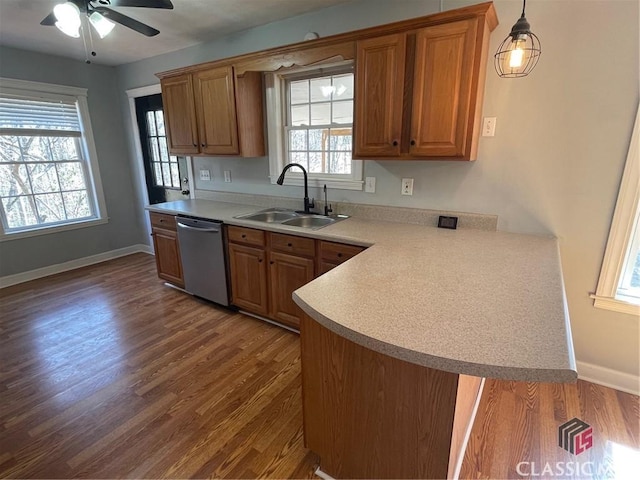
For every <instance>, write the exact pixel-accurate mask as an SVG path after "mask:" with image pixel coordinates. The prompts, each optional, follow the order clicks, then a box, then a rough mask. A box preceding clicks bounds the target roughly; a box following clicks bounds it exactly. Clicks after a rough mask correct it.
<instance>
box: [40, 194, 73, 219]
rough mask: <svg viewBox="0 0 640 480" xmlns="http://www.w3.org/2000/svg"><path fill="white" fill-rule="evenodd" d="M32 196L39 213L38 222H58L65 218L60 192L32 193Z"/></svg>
mask: <svg viewBox="0 0 640 480" xmlns="http://www.w3.org/2000/svg"><path fill="white" fill-rule="evenodd" d="M34 198H35V199H36V206H37V207H38V213H39V214H40V223H51V222H59V221H60V220H64V219H65V215H64V205H63V203H62V195H61V194H60V193H47V194H45V195H34Z"/></svg>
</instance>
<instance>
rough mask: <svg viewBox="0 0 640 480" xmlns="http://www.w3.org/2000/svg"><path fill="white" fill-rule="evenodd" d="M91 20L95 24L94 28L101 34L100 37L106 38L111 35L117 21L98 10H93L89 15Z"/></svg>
mask: <svg viewBox="0 0 640 480" xmlns="http://www.w3.org/2000/svg"><path fill="white" fill-rule="evenodd" d="M89 21H90V22H91V25H93V28H95V30H96V32H98V35H100V38H104V37H106V36H107V35H109V33H111V30H113V27H115V26H116V24H115V23H113V22H112V21H111V20H108V19H106V18H105V17H104V16H103V15H102V14H100V13H98V12H93V13H92V14H91V15H89Z"/></svg>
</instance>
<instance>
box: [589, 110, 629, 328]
mask: <svg viewBox="0 0 640 480" xmlns="http://www.w3.org/2000/svg"><path fill="white" fill-rule="evenodd" d="M639 216H640V106H639V107H638V112H637V113H636V120H635V125H634V128H633V135H632V137H631V144H630V146H629V153H628V155H627V161H626V165H625V168H624V173H623V174H622V182H621V184H620V191H619V193H618V200H617V202H616V209H615V212H614V214H613V221H612V223H611V231H610V232H609V239H608V240H607V248H606V250H605V254H604V260H603V262H602V270H601V271H600V278H599V279H598V286H597V288H596V292H595V294H592V295H591V298H593V299H594V302H593V305H594V306H595V307H598V308H604V309H607V310H613V311H616V312H622V313H630V314H633V315H640V305H639V304H637V303H634V302H635V299H632V298H630V297H625V296H624V295H620V294H618V293H617V291H618V287H619V285H620V281H621V279H622V275H623V272H624V270H625V267H626V265H627V263H628V262H629V261H630V259H629V252H630V250H631V239H632V235H633V232H634V230H635V229H636V228H640V225H638V224H637V223H638V218H639Z"/></svg>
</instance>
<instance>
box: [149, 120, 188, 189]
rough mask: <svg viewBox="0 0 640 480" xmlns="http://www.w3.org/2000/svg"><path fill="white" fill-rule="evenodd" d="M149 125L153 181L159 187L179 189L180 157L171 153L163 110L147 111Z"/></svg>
mask: <svg viewBox="0 0 640 480" xmlns="http://www.w3.org/2000/svg"><path fill="white" fill-rule="evenodd" d="M147 126H148V131H147V141H148V142H149V147H150V150H151V166H152V169H153V181H154V183H155V185H156V186H158V187H165V188H173V189H176V190H179V189H180V188H181V185H180V170H179V169H178V157H175V156H173V155H169V148H168V146H167V134H166V132H165V129H164V114H163V112H162V110H153V111H149V112H147Z"/></svg>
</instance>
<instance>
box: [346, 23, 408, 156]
mask: <svg viewBox="0 0 640 480" xmlns="http://www.w3.org/2000/svg"><path fill="white" fill-rule="evenodd" d="M405 50H406V35H404V34H396V35H387V36H384V37H377V38H370V39H367V40H362V41H359V42H358V45H357V50H356V70H355V78H356V90H355V118H354V135H355V139H354V142H355V143H354V154H353V156H354V158H358V157H359V156H363V157H371V156H379V157H386V156H398V155H399V154H400V142H401V134H402V111H403V107H402V98H403V91H404V67H405Z"/></svg>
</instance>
